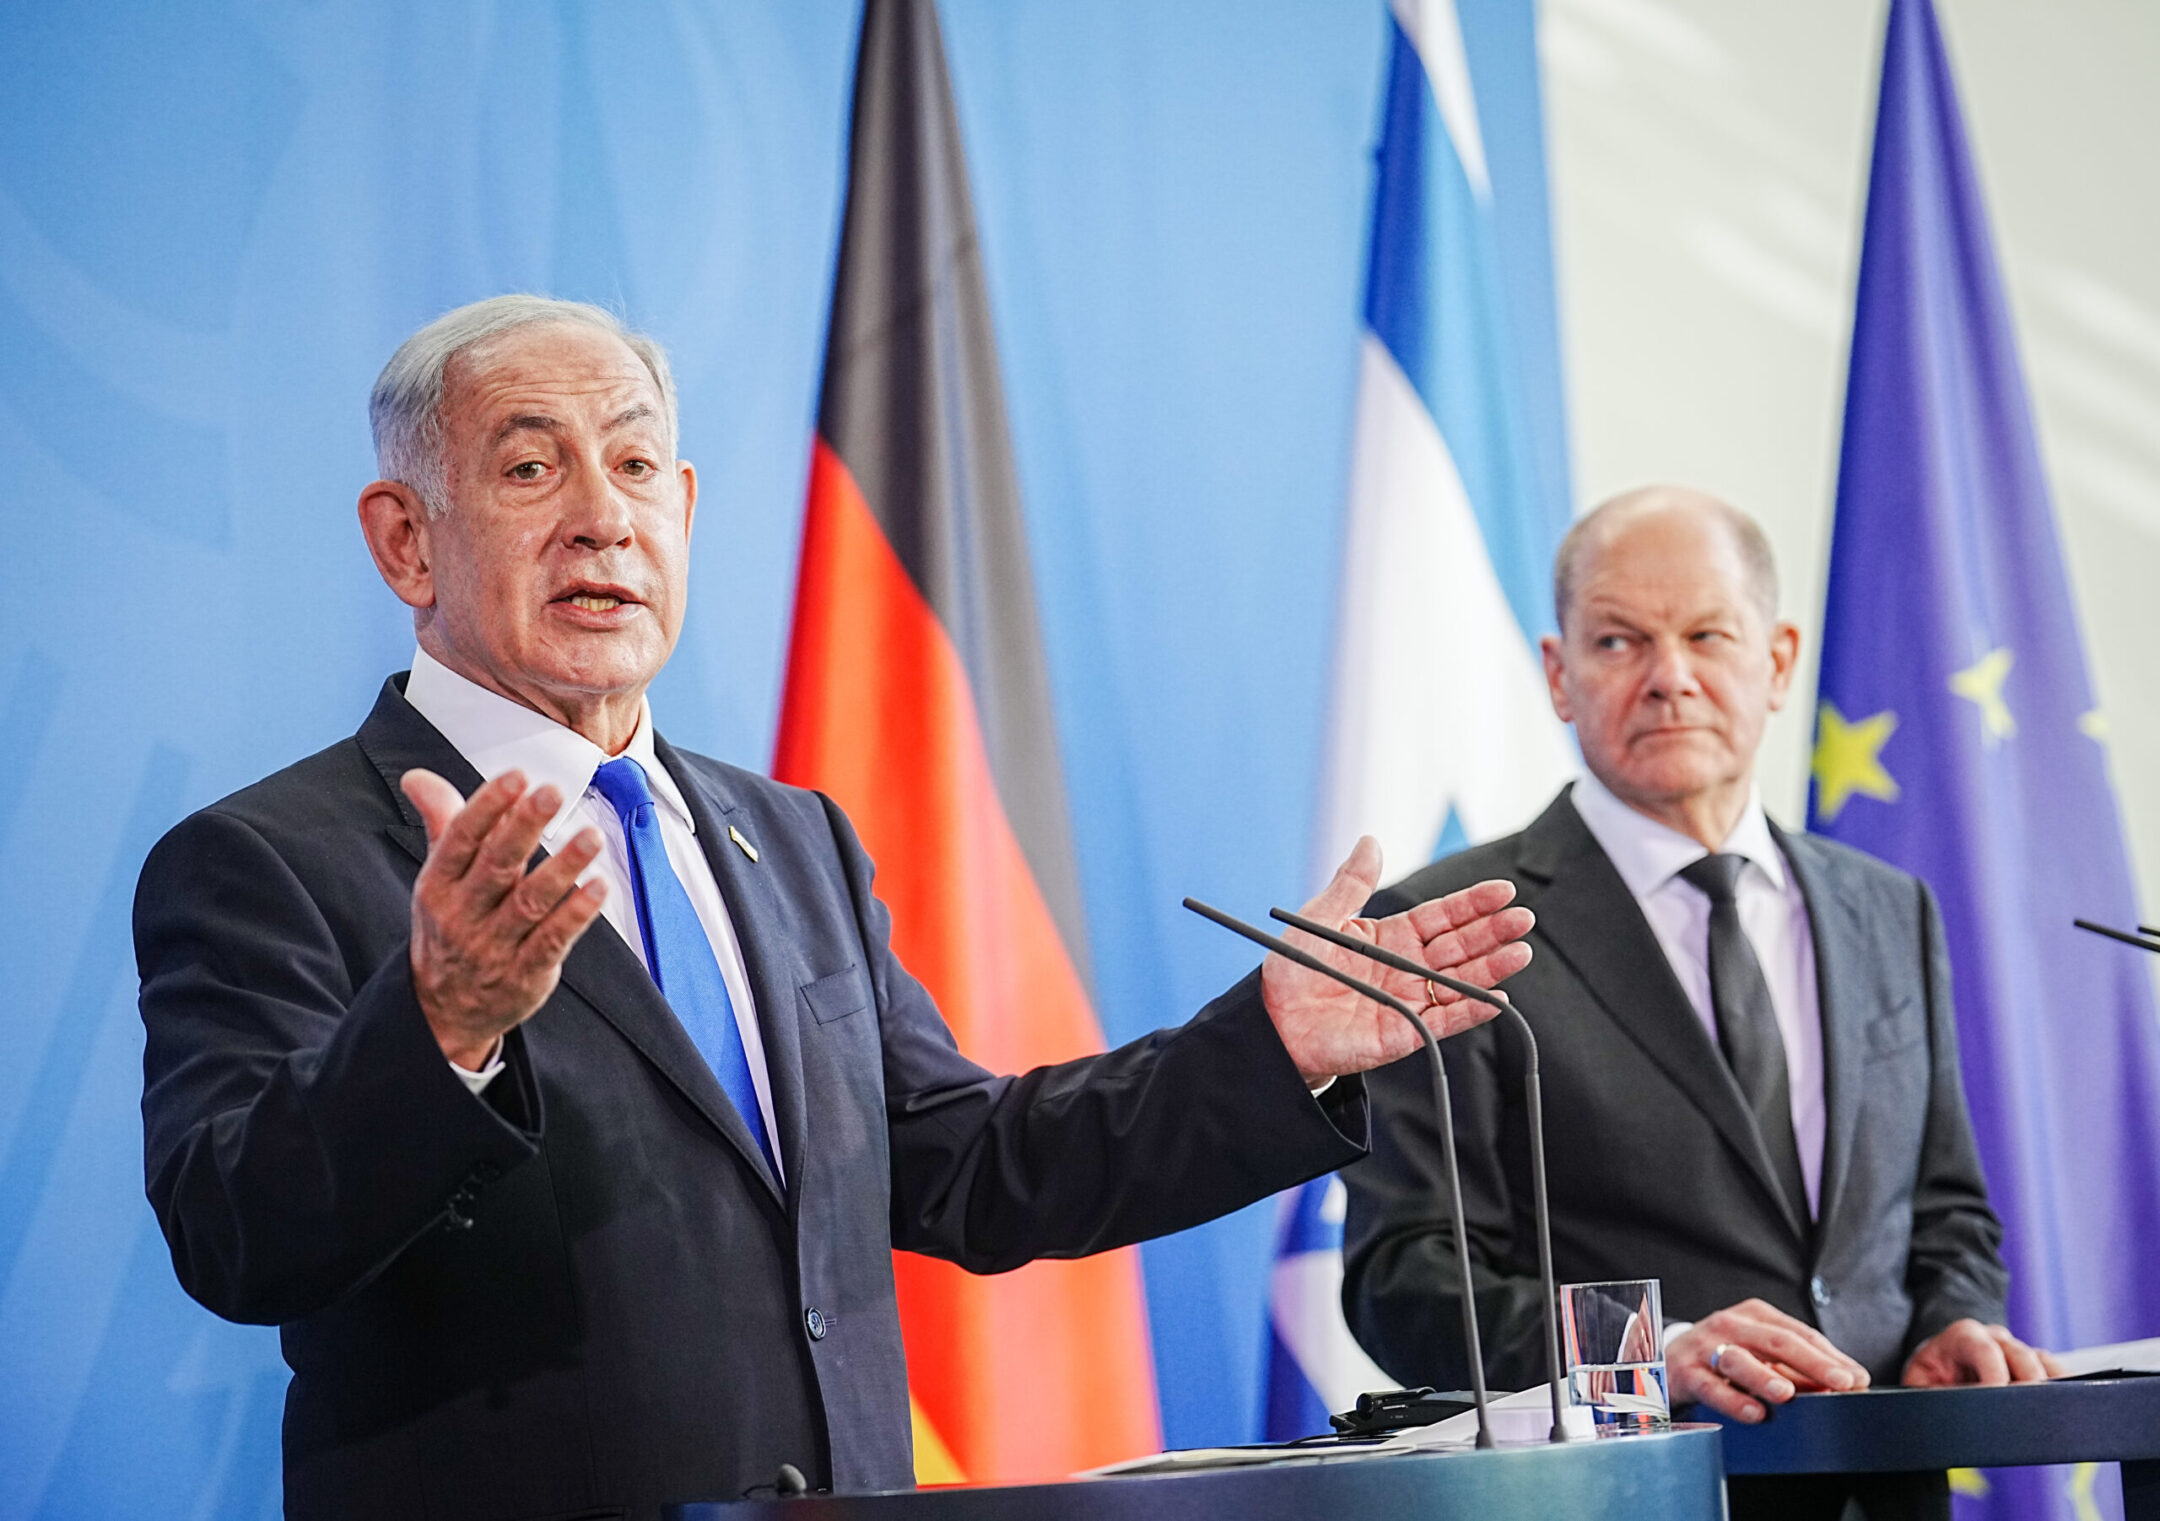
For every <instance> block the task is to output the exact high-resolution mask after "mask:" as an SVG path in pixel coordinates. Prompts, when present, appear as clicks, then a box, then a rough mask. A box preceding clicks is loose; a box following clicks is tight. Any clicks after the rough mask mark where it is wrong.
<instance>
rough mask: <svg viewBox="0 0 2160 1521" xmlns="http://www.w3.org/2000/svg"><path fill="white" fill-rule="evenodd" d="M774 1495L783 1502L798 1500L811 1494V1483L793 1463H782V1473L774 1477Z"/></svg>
mask: <svg viewBox="0 0 2160 1521" xmlns="http://www.w3.org/2000/svg"><path fill="white" fill-rule="evenodd" d="M773 1493H774V1494H775V1495H777V1496H779V1497H780V1498H781V1499H783V1500H792V1499H796V1498H798V1497H799V1496H802V1495H807V1494H808V1493H810V1481H809V1480H808V1479H806V1478H804V1477H803V1471H802V1470H801V1469H800V1468H797V1467H796V1466H795V1465H794V1464H793V1463H782V1464H781V1465H780V1471H779V1472H778V1473H776V1474H774V1475H773Z"/></svg>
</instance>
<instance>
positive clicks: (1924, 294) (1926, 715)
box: [1812, 0, 2160, 1516]
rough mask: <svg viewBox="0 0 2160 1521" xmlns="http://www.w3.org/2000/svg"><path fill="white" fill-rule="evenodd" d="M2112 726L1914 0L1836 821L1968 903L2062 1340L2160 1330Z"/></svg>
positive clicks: (1951, 912)
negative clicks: (2076, 919)
mask: <svg viewBox="0 0 2160 1521" xmlns="http://www.w3.org/2000/svg"><path fill="white" fill-rule="evenodd" d="M2106 741H2107V728H2106V723H2105V720H2104V719H2103V717H2102V715H2101V713H2100V711H2099V709H2098V706H2097V705H2096V703H2095V702H2094V699H2093V692H2092V685H2091V682H2090V681H2089V680H2088V678H2087V675H2086V669H2085V658H2084V651H2083V647H2082V645H2081V643H2080V640H2079V636H2078V628H2077V618H2076V614H2075V610H2074V608H2073V606H2072V604H2071V599H2070V590H2069V582H2068V578H2067V577H2066V576H2065V574H2064V570H2063V560H2062V554H2061V550H2060V548H2059V547H2058V545H2057V541H2056V534H2055V520H2054V512H2053V509H2052V507H2051V505H2050V502H2049V498H2048V488H2047V482H2046V480H2045V478H2044V477H2043V475H2042V473H2041V468H2040V456H2039V451H2038V448H2037V446H2036V444H2035V441H2034V436H2033V428H2032V418H2031V412H2030V409H2029V407H2028V406H2027V402H2026V395H2025V384H2024V380H2023V377H2022V375H2021V373H2020V369H2019V365H2018V357H2017V344H2016V340H2015V337H2014V335H2013V332H2012V328H2011V322H2010V314H2009V309H2008V307H2007V305H2006V303H2005V301H2004V299H2003V292H2002V283H2001V280H2000V278H1999V277H1998V274H1997V270H1996V265H1995V256H1994V251H1993V248H1992V246H1991V243H1990V238H1989V234H1988V224H1987V217H1986V214H1985V211H1984V208H1983V206H1982V204H1981V198H1980V189H1979V184H1978V181H1977V178H1976V176H1975V174H1974V172H1973V164H1972V158H1971V154H1970V152H1969V151H1968V149H1967V147H1966V142H1965V134H1964V129H1963V126H1962V125H1961V120H1960V116H1959V111H1958V103H1957V93H1956V90H1955V87H1954V85H1953V83H1952V79H1951V75H1950V67H1949V61H1948V59H1947V58H1946V56H1945V55H1944V52H1943V45H1942V36H1941V33H1940V31H1939V29H1938V27H1937V24H1936V19H1935V13H1934V10H1933V8H1932V6H1931V5H1930V4H1929V0H1893V3H1892V5H1891V7H1890V23H1889V35H1888V38H1887V40H1886V42H1885V44H1884V49H1883V70H1882V97H1881V105H1880V109H1879V113H1878V115H1877V118H1876V126H1875V154H1874V165H1873V169H1872V175H1871V181H1870V185H1869V190H1868V206H1867V224H1866V232H1865V239H1864V242H1863V245H1862V251H1861V261H1860V284H1859V293H1858V297H1857V304H1856V310H1855V312H1854V317H1853V342H1852V372H1851V378H1850V381H1849V383H1848V387H1847V391H1846V398H1845V441H1844V454H1843V458H1842V460H1841V462H1840V466H1839V471H1838V497H1837V520H1836V528H1835V532H1834V537H1833V539H1832V543H1831V556H1830V590H1829V605H1828V609H1827V615H1826V618H1825V628H1824V645H1823V664H1822V689H1821V706H1820V708H1819V710H1818V713H1817V739H1816V746H1815V756H1814V799H1813V810H1812V813H1813V825H1814V827H1815V828H1816V829H1817V830H1818V831H1820V832H1821V833H1823V834H1826V835H1829V836H1831V837H1833V838H1835V839H1839V840H1843V841H1845V842H1846V843H1848V844H1851V845H1856V846H1858V847H1859V848H1861V849H1862V850H1866V851H1868V852H1870V853H1872V854H1874V855H1877V856H1880V857H1881V858H1883V859H1884V860H1887V861H1891V862H1894V863H1895V864H1897V865H1899V866H1902V867H1904V868H1905V869H1906V870H1908V871H1911V872H1914V873H1916V874H1917V875H1919V876H1921V877H1923V878H1925V879H1926V880H1927V881H1928V882H1930V883H1931V884H1932V885H1933V886H1934V888H1935V891H1936V892H1937V893H1938V894H1939V895H1940V897H1941V900H1942V909H1943V918H1944V921H1945V923H1946V925H1947V927H1948V932H1949V939H1950V954H1951V962H1952V965H1953V967H1954V969H1955V975H1956V979H1957V985H1956V995H1957V1009H1958V1032H1959V1039H1960V1042H1961V1045H1962V1054H1963V1062H1964V1073H1965V1083H1966V1089H1967V1092H1968V1095H1969V1099H1970V1102H1971V1106H1972V1113H1973V1123H1974V1127H1975V1129H1976V1131H1977V1132H1978V1136H1979V1141H1980V1150H1981V1155H1982V1158H1983V1160H1984V1161H1985V1163H1986V1166H1987V1174H1988V1183H1989V1187H1990V1190H1991V1192H1992V1194H1993V1197H1994V1201H1995V1207H1996V1209H1997V1210H1998V1211H1999V1212H2000V1213H2001V1215H2002V1217H2003V1222H2004V1226H2005V1228H2006V1233H2007V1234H2006V1240H2005V1256H2006V1257H2007V1259H2008V1261H2009V1265H2010V1271H2011V1285H2010V1310H2011V1316H2012V1321H2013V1325H2012V1329H2014V1330H2016V1331H2017V1332H2018V1333H2019V1334H2021V1335H2023V1336H2024V1337H2026V1338H2027V1339H2028V1340H2031V1341H2036V1342H2038V1343H2040V1344H2042V1345H2048V1346H2056V1347H2070V1346H2080V1345H2090V1344H2093V1343H2099V1342H2108V1341H2118V1340H2124V1339H2128V1338H2130V1337H2134V1336H2147V1335H2152V1334H2154V1333H2155V1332H2160V1254H2155V1253H2154V1251H2153V1250H2152V1243H2153V1242H2155V1241H2160V1025H2156V1024H2155V1022H2154V1016H2153V1001H2152V989H2151V984H2150V982H2149V980H2148V976H2149V968H2148V967H2147V966H2146V965H2145V964H2143V962H2142V961H2141V959H2140V957H2141V953H2140V952H2137V951H2134V950H2131V949H2129V948H2127V947H2123V946H2117V945H2113V944H2110V943H2106V942H2103V941H2100V940H2098V939H2095V938H2093V937H2091V936H2087V935H2083V934H2080V933H2079V932H2078V931H2076V930H2075V929H2073V928H2072V926H2071V923H2070V921H2071V918H2072V916H2074V915H2083V916H2086V917H2090V918H2094V919H2099V920H2102V921H2105V922H2109V923H2117V924H2130V923H2134V922H2135V921H2136V918H2137V907H2136V899H2135V895H2134V893H2133V891H2132V888H2131V879H2130V870H2129V864H2128V861H2127V859H2126V857H2125V854H2124V850H2123V841H2122V827H2121V822H2120V819H2119V818H2118V815H2117V813H2116V808H2115V797H2114V791H2113V788H2112V786H2111V785H2110V783H2109V780H2108V770H2107V750H2106ZM1991 1483H1992V1495H1991V1497H1990V1498H1989V1500H1988V1506H1989V1508H1990V1510H1992V1511H1993V1512H1994V1513H1995V1514H1997V1515H2010V1514H2021V1515H2028V1516H2037V1515H2043V1514H2048V1513H2050V1512H2056V1511H2060V1512H2062V1513H2064V1514H2068V1513H2069V1512H2070V1510H2071V1499H2072V1497H2071V1496H2070V1495H2069V1494H2068V1493H2067V1490H2068V1488H2069V1487H2070V1486H2071V1485H2072V1484H2081V1485H2082V1486H2090V1484H2091V1475H2090V1474H2089V1473H2088V1474H2086V1475H2083V1476H2082V1477H2081V1479H2066V1478H2065V1476H2063V1475H2061V1474H2045V1473H2039V1472H2030V1471H2028V1472H2022V1473H2020V1472H2005V1473H2001V1474H1997V1475H1993V1476H1991ZM1975 1487H1977V1486H1975ZM2109 1487H2112V1486H2109Z"/></svg>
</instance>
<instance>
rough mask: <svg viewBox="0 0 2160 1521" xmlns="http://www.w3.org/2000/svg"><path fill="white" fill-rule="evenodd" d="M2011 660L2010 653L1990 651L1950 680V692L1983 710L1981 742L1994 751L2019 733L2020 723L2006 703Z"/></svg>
mask: <svg viewBox="0 0 2160 1521" xmlns="http://www.w3.org/2000/svg"><path fill="white" fill-rule="evenodd" d="M2010 660H2011V656H2010V651H2009V650H2007V649H2000V650H1989V651H1988V652H1987V653H1986V654H1985V655H1982V656H1981V657H1980V658H1979V659H1978V660H1976V661H1974V662H1973V663H1972V664H1971V665H1969V666H1967V667H1965V669H1964V670H1962V671H1959V672H1957V673H1956V674H1955V675H1953V676H1952V677H1951V678H1950V690H1951V691H1953V692H1955V693H1956V694H1957V695H1958V696H1960V697H1962V698H1964V699H1965V700H1966V701H1967V702H1969V703H1971V704H1973V706H1975V707H1977V708H1978V709H1979V710H1980V736H1981V739H1980V742H1981V743H1982V744H1984V745H1986V746H1988V748H1990V749H1993V748H1994V747H1995V746H1996V745H1999V744H2001V743H2002V742H2003V741H2004V740H2006V739H2008V738H2009V737H2010V736H2011V735H2013V734H2015V733H2017V720H2016V719H2015V718H2013V717H2011V716H2010V705H2009V704H2008V703H2006V702H2004V701H2003V678H2004V677H2006V676H2008V675H2009V674H2010Z"/></svg>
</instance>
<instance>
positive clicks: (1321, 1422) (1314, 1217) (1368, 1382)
mask: <svg viewBox="0 0 2160 1521" xmlns="http://www.w3.org/2000/svg"><path fill="white" fill-rule="evenodd" d="M1281 1200H1282V1202H1281V1206H1280V1207H1281V1210H1282V1216H1281V1222H1280V1224H1279V1225H1278V1227H1277V1229H1276V1234H1275V1269H1274V1272H1273V1273H1272V1274H1271V1275H1270V1276H1269V1279H1268V1358H1267V1409H1266V1411H1265V1412H1264V1417H1263V1427H1264V1435H1265V1438H1266V1440H1268V1441H1270V1442H1287V1441H1291V1440H1294V1439H1295V1438H1297V1437H1302V1436H1317V1435H1319V1434H1320V1433H1321V1432H1324V1431H1326V1430H1327V1429H1328V1414H1329V1412H1330V1411H1335V1410H1347V1409H1349V1408H1350V1407H1351V1406H1352V1405H1355V1404H1356V1403H1357V1397H1358V1396H1359V1395H1360V1394H1364V1393H1366V1392H1368V1391H1372V1390H1379V1389H1392V1388H1394V1387H1395V1380H1394V1379H1391V1378H1389V1377H1388V1376H1387V1375H1386V1374H1385V1373H1382V1372H1381V1371H1380V1370H1379V1368H1377V1367H1376V1366H1374V1364H1373V1360H1372V1359H1371V1358H1369V1357H1367V1356H1366V1355H1365V1352H1364V1349H1362V1348H1361V1347H1359V1346H1358V1344H1357V1343H1356V1342H1355V1341H1353V1340H1352V1339H1351V1336H1350V1330H1349V1327H1347V1326H1345V1325H1344V1324H1343V1316H1342V1276H1343V1258H1342V1246H1343V1202H1344V1194H1343V1185H1342V1179H1340V1178H1335V1177H1327V1178H1315V1179H1314V1180H1313V1181H1312V1182H1310V1183H1307V1184H1306V1185H1305V1186H1304V1187H1303V1188H1294V1189H1292V1190H1290V1192H1288V1193H1286V1194H1284V1195H1282V1196H1281Z"/></svg>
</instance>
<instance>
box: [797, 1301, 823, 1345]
mask: <svg viewBox="0 0 2160 1521" xmlns="http://www.w3.org/2000/svg"><path fill="white" fill-rule="evenodd" d="M802 1323H803V1329H804V1330H806V1331H808V1332H809V1333H810V1339H811V1340H812V1341H823V1340H824V1339H825V1332H826V1331H827V1330H828V1329H830V1328H829V1327H827V1325H826V1324H825V1312H824V1311H823V1310H820V1309H819V1308H818V1307H817V1306H816V1305H812V1306H810V1308H809V1309H807V1310H805V1311H803V1317H802Z"/></svg>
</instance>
